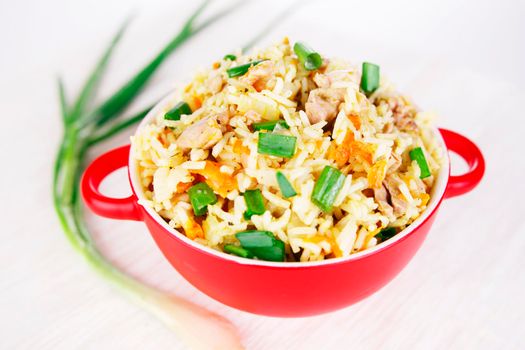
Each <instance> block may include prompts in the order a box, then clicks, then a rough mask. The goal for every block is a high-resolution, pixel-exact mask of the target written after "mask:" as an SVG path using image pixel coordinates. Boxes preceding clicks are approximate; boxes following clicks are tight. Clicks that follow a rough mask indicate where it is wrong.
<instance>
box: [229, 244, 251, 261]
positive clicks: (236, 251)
mask: <svg viewBox="0 0 525 350" xmlns="http://www.w3.org/2000/svg"><path fill="white" fill-rule="evenodd" d="M224 251H225V252H226V253H230V254H233V255H237V256H240V257H243V258H248V259H251V258H253V254H252V253H250V252H249V251H247V250H246V249H244V248H242V247H239V246H236V245H233V244H227V245H225V246H224Z"/></svg>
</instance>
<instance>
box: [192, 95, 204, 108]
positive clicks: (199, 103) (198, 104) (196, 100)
mask: <svg viewBox="0 0 525 350" xmlns="http://www.w3.org/2000/svg"><path fill="white" fill-rule="evenodd" d="M201 106H202V100H201V98H200V97H199V96H193V107H194V108H193V110H194V111H195V110H197V109H199V108H201Z"/></svg>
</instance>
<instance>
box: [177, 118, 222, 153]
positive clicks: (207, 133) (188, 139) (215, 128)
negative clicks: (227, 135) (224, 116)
mask: <svg viewBox="0 0 525 350" xmlns="http://www.w3.org/2000/svg"><path fill="white" fill-rule="evenodd" d="M221 138H222V132H221V128H220V126H219V124H217V117H208V118H204V119H202V120H199V121H198V122H196V123H195V124H193V125H190V126H189V127H187V128H186V129H185V130H184V131H183V132H182V134H181V135H180V136H179V138H178V139H177V141H176V143H177V146H178V147H179V148H181V149H183V150H188V149H191V148H202V149H209V148H212V147H213V146H214V145H215V144H216V143H217V142H219V140H220V139H221Z"/></svg>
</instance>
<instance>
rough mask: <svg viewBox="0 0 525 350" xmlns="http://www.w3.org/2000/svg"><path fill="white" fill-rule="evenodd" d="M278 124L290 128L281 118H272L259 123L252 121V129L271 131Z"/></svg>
mask: <svg viewBox="0 0 525 350" xmlns="http://www.w3.org/2000/svg"><path fill="white" fill-rule="evenodd" d="M277 125H279V126H280V127H282V128H284V129H290V126H288V124H286V122H285V121H284V120H282V119H280V120H272V121H268V122H260V123H253V130H255V131H260V130H268V131H273V129H275V126H277Z"/></svg>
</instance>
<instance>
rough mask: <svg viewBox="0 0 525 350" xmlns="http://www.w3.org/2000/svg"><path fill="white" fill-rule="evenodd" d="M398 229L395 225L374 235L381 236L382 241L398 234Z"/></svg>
mask: <svg viewBox="0 0 525 350" xmlns="http://www.w3.org/2000/svg"><path fill="white" fill-rule="evenodd" d="M396 233H397V232H396V229H395V228H393V227H387V228H384V229H382V230H381V231H379V233H378V234H376V235H375V236H374V237H375V238H379V239H380V240H381V242H384V241H386V240H387V239H390V238H392V237H394V236H395V235H396Z"/></svg>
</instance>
